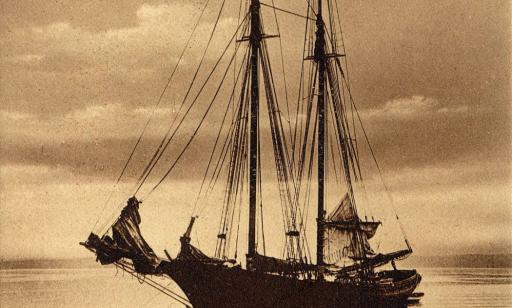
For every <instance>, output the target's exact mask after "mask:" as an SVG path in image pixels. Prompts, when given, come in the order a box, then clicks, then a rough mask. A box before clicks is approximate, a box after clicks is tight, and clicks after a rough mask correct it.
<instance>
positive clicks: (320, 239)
mask: <svg viewBox="0 0 512 308" xmlns="http://www.w3.org/2000/svg"><path fill="white" fill-rule="evenodd" d="M314 59H315V62H316V63H317V64H318V97H317V116H318V144H317V150H318V161H317V163H318V214H317V234H316V238H317V244H316V260H317V264H318V265H323V264H324V220H325V208H324V192H325V189H324V181H325V174H324V162H325V124H326V123H325V122H326V119H325V62H326V57H325V28H324V22H323V19H322V0H318V11H317V16H316V41H315V53H314Z"/></svg>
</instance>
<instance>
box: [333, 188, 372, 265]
mask: <svg viewBox="0 0 512 308" xmlns="http://www.w3.org/2000/svg"><path fill="white" fill-rule="evenodd" d="M380 224H381V223H380V222H370V221H361V220H360V219H359V217H358V216H357V215H356V214H355V211H354V207H353V205H352V202H351V200H350V196H349V195H348V193H346V194H345V196H344V197H343V199H342V200H341V202H340V204H339V205H338V206H337V207H336V208H335V209H334V210H333V211H332V212H331V213H330V214H329V215H327V219H326V221H325V228H324V230H325V233H324V237H325V239H326V243H327V245H325V247H324V256H325V257H326V261H327V262H328V263H332V264H334V263H340V262H341V261H342V260H343V263H346V262H347V261H348V260H349V259H364V258H366V257H367V256H368V255H373V254H374V252H373V250H372V248H371V246H370V243H369V242H368V240H369V239H371V238H372V237H373V236H374V235H375V233H376V232H377V228H378V226H379V225H380Z"/></svg>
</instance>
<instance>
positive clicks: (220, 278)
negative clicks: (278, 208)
mask: <svg viewBox="0 0 512 308" xmlns="http://www.w3.org/2000/svg"><path fill="white" fill-rule="evenodd" d="M160 267H161V270H162V272H163V273H164V274H166V275H168V276H169V277H170V278H171V279H173V280H174V281H175V282H176V283H177V284H178V285H179V286H180V287H181V289H182V290H183V292H184V293H185V294H186V295H187V298H188V299H189V300H190V302H191V304H192V305H193V306H194V307H406V303H407V300H408V298H409V297H410V296H411V295H412V294H413V291H414V290H415V288H416V286H417V285H418V284H419V283H420V281H421V276H420V275H419V274H418V273H417V272H416V271H415V270H409V271H387V272H381V273H384V274H385V275H388V276H390V277H393V276H394V279H393V282H392V283H385V284H381V283H379V282H376V283H374V284H371V285H356V284H350V283H346V284H343V283H340V282H329V281H325V280H323V281H321V280H320V281H317V280H299V279H294V278H288V277H283V276H279V275H273V274H268V273H261V272H256V271H248V270H245V269H242V268H241V267H239V266H235V267H231V268H228V267H226V266H223V265H220V264H206V263H203V262H200V261H183V260H172V261H162V263H161V264H160Z"/></svg>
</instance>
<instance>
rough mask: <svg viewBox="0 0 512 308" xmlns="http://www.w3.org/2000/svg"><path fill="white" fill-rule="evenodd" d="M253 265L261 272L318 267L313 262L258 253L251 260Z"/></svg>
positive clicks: (294, 270)
mask: <svg viewBox="0 0 512 308" xmlns="http://www.w3.org/2000/svg"><path fill="white" fill-rule="evenodd" d="M251 264H252V267H253V268H254V269H256V270H257V271H260V272H266V273H282V274H289V273H296V272H299V271H308V270H314V269H316V266H315V265H313V264H306V263H304V262H299V261H294V260H282V259H278V258H274V257H268V256H263V255H260V254H256V255H255V256H254V257H253V258H252V260H251Z"/></svg>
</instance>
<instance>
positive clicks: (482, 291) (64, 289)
mask: <svg viewBox="0 0 512 308" xmlns="http://www.w3.org/2000/svg"><path fill="white" fill-rule="evenodd" d="M418 271H419V272H420V273H421V275H422V276H423V281H422V282H421V284H420V286H419V288H418V291H420V292H424V293H425V296H424V297H423V299H422V300H421V304H419V305H415V306H414V307H436V308H442V307H512V269H504V268H495V269H488V268H423V269H419V270H418ZM161 282H163V283H164V284H166V285H167V284H169V283H170V284H169V286H168V287H169V288H170V289H172V290H175V291H177V292H180V291H179V289H178V287H177V286H176V285H175V284H173V283H172V282H169V280H161ZM141 283H142V282H141V281H139V280H138V279H137V278H134V277H130V276H129V275H127V274H124V275H123V273H122V272H118V271H116V269H115V268H112V267H107V268H100V269H90V268H88V269H15V270H0V292H1V293H0V307H2V308H6V307H83V308H90V307H125V308H127V307H128V308H129V307H183V305H181V304H177V303H175V302H173V301H172V300H171V299H169V298H168V297H166V296H165V295H163V294H161V293H160V292H158V291H155V290H153V289H152V288H151V287H149V286H147V285H145V284H141Z"/></svg>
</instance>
